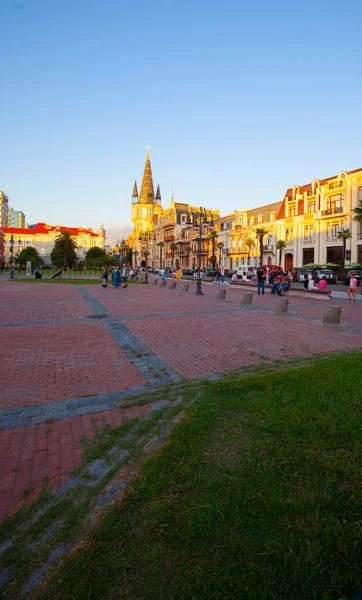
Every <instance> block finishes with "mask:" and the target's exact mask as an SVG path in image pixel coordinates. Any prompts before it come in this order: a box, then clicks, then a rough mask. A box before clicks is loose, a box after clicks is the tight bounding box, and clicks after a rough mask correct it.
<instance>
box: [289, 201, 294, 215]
mask: <svg viewBox="0 0 362 600" xmlns="http://www.w3.org/2000/svg"><path fill="white" fill-rule="evenodd" d="M288 216H289V217H295V204H290V205H288Z"/></svg>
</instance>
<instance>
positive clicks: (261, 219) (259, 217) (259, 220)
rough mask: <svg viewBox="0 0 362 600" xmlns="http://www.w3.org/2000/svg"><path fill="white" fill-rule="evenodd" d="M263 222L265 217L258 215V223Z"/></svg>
mask: <svg viewBox="0 0 362 600" xmlns="http://www.w3.org/2000/svg"><path fill="white" fill-rule="evenodd" d="M262 222H263V215H258V223H259V224H260V223H262Z"/></svg>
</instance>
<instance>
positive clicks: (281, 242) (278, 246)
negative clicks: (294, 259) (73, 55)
mask: <svg viewBox="0 0 362 600" xmlns="http://www.w3.org/2000/svg"><path fill="white" fill-rule="evenodd" d="M275 248H276V249H277V250H279V267H281V266H282V252H283V250H284V249H285V248H286V243H285V241H284V240H279V241H278V242H277V244H276V246H275Z"/></svg>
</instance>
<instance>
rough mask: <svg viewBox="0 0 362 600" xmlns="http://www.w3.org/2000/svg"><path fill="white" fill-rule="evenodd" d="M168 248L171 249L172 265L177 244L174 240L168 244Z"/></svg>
mask: <svg viewBox="0 0 362 600" xmlns="http://www.w3.org/2000/svg"><path fill="white" fill-rule="evenodd" d="M170 250H171V261H172V266H173V259H174V258H175V252H176V250H177V244H175V243H174V242H172V243H171V244H170Z"/></svg>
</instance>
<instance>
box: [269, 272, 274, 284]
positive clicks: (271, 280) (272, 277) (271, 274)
mask: <svg viewBox="0 0 362 600" xmlns="http://www.w3.org/2000/svg"><path fill="white" fill-rule="evenodd" d="M273 281H274V275H273V269H270V270H269V273H268V283H269V285H273Z"/></svg>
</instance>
